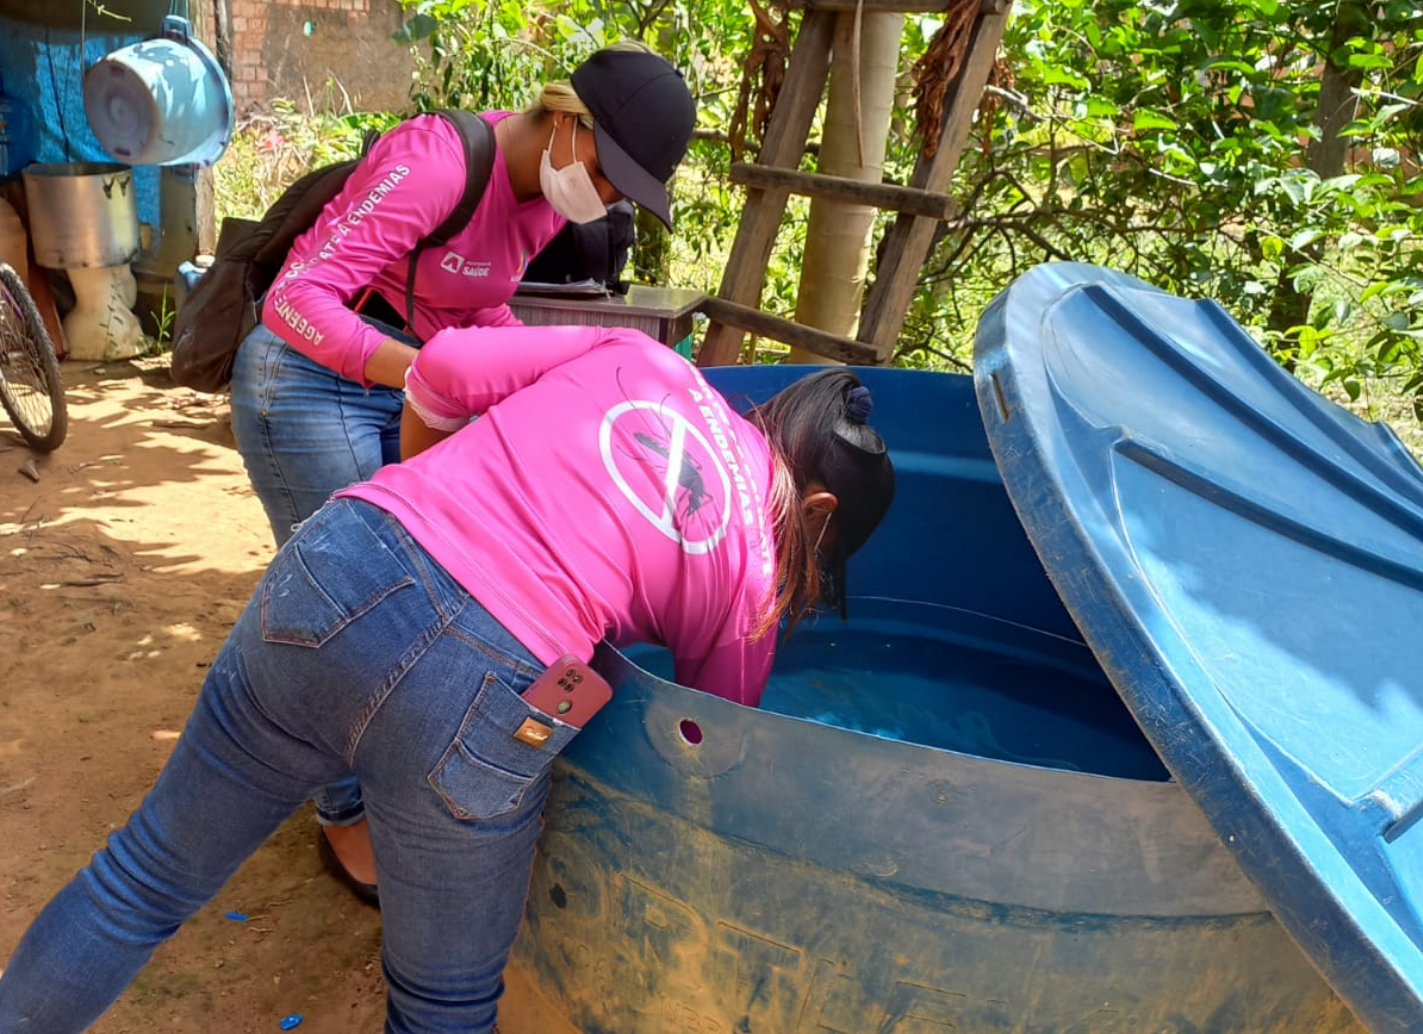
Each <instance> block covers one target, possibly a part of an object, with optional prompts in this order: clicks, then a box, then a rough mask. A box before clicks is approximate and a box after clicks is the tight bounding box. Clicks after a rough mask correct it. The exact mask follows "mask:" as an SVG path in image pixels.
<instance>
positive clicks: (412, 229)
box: [262, 112, 565, 385]
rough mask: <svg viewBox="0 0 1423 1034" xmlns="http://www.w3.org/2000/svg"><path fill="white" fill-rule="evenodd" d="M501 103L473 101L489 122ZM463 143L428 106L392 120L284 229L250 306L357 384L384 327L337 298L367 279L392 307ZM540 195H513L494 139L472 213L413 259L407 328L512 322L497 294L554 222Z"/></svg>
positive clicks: (445, 207)
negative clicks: (283, 243)
mask: <svg viewBox="0 0 1423 1034" xmlns="http://www.w3.org/2000/svg"><path fill="white" fill-rule="evenodd" d="M509 114H510V113H509V112H485V113H484V114H483V115H481V116H480V117H481V118H483V119H484V120H485V121H486V122H489V123H490V124H491V125H493V124H497V123H498V122H500V121H501V120H503V119H505V118H507V117H508V116H509ZM465 180H466V173H465V160H464V144H463V142H462V141H461V140H460V135H459V132H458V130H456V129H455V127H454V126H452V125H451V124H450V123H449V122H448V121H446V120H445V119H443V118H441V117H440V116H438V115H422V116H419V117H416V118H412V119H407V120H406V121H404V122H401V123H399V124H398V125H396V126H393V127H392V128H391V129H390V130H388V131H387V132H386V133H385V134H384V135H383V136H381V138H380V139H379V140H377V141H376V142H375V144H374V146H372V148H371V150H370V153H369V154H367V155H366V157H365V158H364V159H363V160H362V161H361V163H360V165H358V166H357V167H356V169H355V170H354V171H353V172H352V173H351V175H350V178H349V179H347V180H346V182H345V184H344V185H343V186H342V188H341V191H340V193H338V194H337V195H336V197H335V198H333V199H332V200H331V203H330V204H328V205H327V206H326V207H325V208H324V209H323V210H322V212H321V215H320V217H319V218H318V219H317V221H316V222H315V224H313V225H312V227H311V229H309V230H307V231H306V232H305V233H304V234H302V235H301V236H300V237H298V238H297V239H296V242H295V243H294V244H293V245H292V249H291V251H290V252H289V253H288V255H287V261H286V265H285V266H283V267H282V270H281V272H280V273H279V274H278V275H277V278H276V280H275V281H273V283H272V286H271V289H270V290H268V292H267V298H266V301H265V302H264V303H263V306H262V322H263V324H264V325H265V326H267V327H268V328H269V329H270V330H271V331H272V332H273V333H275V334H276V335H278V336H279V337H280V338H281V339H282V340H283V341H285V342H286V343H287V344H289V345H291V346H292V347H293V348H295V349H296V350H297V351H299V352H302V353H303V354H305V355H307V356H310V357H311V358H312V359H314V360H316V361H317V362H319V363H321V364H323V365H324V366H328V367H330V368H331V369H333V370H335V371H336V372H337V373H339V374H341V376H343V377H347V378H349V379H351V380H353V381H359V382H361V383H362V384H366V385H369V383H370V382H368V381H367V380H366V378H365V367H366V360H367V358H368V357H369V356H370V354H371V353H372V352H373V351H375V349H376V347H377V346H378V345H379V344H380V343H381V340H382V339H383V337H384V335H382V334H381V332H380V331H378V330H375V329H374V328H372V327H370V326H369V325H367V324H366V323H365V322H364V321H363V320H361V319H360V317H358V316H357V315H356V314H355V313H354V312H352V311H351V309H350V308H348V305H349V303H351V302H352V301H354V300H355V299H356V298H358V297H359V296H360V295H361V294H362V293H363V292H364V291H365V289H366V288H367V287H372V288H374V289H375V291H376V292H377V293H378V294H380V295H381V297H383V298H384V299H385V300H386V301H387V302H389V303H390V305H391V307H392V308H394V309H395V311H396V312H398V313H400V314H401V316H402V318H403V317H404V315H405V281H406V274H407V273H408V271H409V266H410V251H411V249H412V248H414V247H415V244H416V243H417V242H418V241H419V240H420V239H421V238H422V237H425V236H427V235H429V234H430V233H431V232H432V231H434V230H435V228H436V227H438V226H439V225H440V224H441V223H442V222H444V221H445V219H447V218H449V216H450V214H451V213H452V212H454V210H455V208H456V207H457V206H458V205H459V201H460V198H461V196H463V194H464V188H465ZM564 222H565V220H564V218H563V217H562V216H561V215H559V214H558V213H557V212H555V211H554V210H553V209H552V208H551V207H550V206H549V204H548V202H547V201H545V200H544V199H543V198H542V197H536V198H533V199H532V200H530V201H525V202H523V203H522V204H521V203H520V202H519V201H518V200H517V199H516V198H515V197H514V190H513V188H512V187H511V186H510V185H509V172H508V169H507V168H506V167H505V165H504V156H503V153H502V152H500V151H498V149H497V148H496V151H495V156H494V167H493V169H492V170H491V172H490V175H489V185H488V187H487V188H485V191H484V195H483V197H481V199H480V202H479V206H478V207H477V208H476V209H475V211H474V217H473V218H472V219H471V220H470V221H469V224H468V225H467V226H466V227H465V228H464V229H463V230H462V231H460V232H459V233H457V234H455V235H454V236H453V237H451V238H450V240H449V241H448V242H446V243H445V244H443V245H431V246H430V247H427V248H426V249H425V250H424V251H423V252H422V253H421V255H420V258H419V260H418V262H417V263H416V267H415V322H414V328H413V329H414V331H415V336H416V337H418V338H419V339H420V340H422V341H427V340H429V338H430V336H431V335H433V334H435V333H436V332H437V331H439V330H442V329H444V328H446V327H470V326H478V327H487V326H518V325H519V321H518V320H517V319H516V318H515V317H514V315H513V313H511V312H510V311H509V306H508V305H507V304H506V303H507V302H508V300H509V297H510V295H512V294H513V293H514V289H515V288H516V287H517V286H518V284H519V280H520V279H521V278H522V277H523V275H524V270H525V268H526V267H527V266H528V264H529V260H530V259H531V258H532V257H533V256H534V255H536V254H538V252H539V251H540V250H541V249H542V248H543V247H544V245H546V244H547V243H548V242H549V241H550V240H552V239H553V237H554V235H555V234H557V233H558V231H559V230H560V229H562V228H563V225H564Z"/></svg>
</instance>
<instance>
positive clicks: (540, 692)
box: [523, 654, 613, 729]
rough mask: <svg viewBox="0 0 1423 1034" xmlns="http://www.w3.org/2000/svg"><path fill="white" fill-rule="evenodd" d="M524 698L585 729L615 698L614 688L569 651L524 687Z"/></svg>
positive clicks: (532, 705)
mask: <svg viewBox="0 0 1423 1034" xmlns="http://www.w3.org/2000/svg"><path fill="white" fill-rule="evenodd" d="M523 697H524V700H525V702H527V703H528V704H529V705H530V706H531V707H537V708H538V709H539V710H540V711H542V712H543V713H544V714H546V715H551V716H552V717H554V718H557V719H558V720H559V721H560V722H564V723H565V724H568V725H572V726H574V727H575V728H578V729H581V728H583V726H584V725H586V724H587V722H588V719H590V718H592V717H593V716H594V715H595V714H597V713H598V711H599V710H600V709H601V708H602V706H603V705H604V704H606V703H607V702H608V701H609V700H611V699H612V698H613V687H612V686H610V685H608V683H607V682H606V681H604V679H603V677H602V676H601V675H599V674H598V673H597V672H596V671H594V670H593V669H592V668H590V667H588V665H586V664H584V663H583V662H582V661H580V660H579V659H578V658H576V657H574V656H572V655H571V654H565V655H564V656H563V657H562V658H560V659H559V661H558V663H557V664H554V665H551V666H550V667H549V668H547V669H545V671H544V672H543V674H542V675H540V676H539V677H538V678H537V679H535V680H534V681H533V684H532V685H530V686H529V688H528V689H526V690H524V693H523Z"/></svg>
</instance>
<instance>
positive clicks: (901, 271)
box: [856, 0, 1010, 363]
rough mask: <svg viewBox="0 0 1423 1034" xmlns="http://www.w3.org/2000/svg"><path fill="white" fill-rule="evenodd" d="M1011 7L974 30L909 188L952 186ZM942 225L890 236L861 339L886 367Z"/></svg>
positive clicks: (904, 226) (900, 224)
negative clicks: (939, 125)
mask: <svg viewBox="0 0 1423 1034" xmlns="http://www.w3.org/2000/svg"><path fill="white" fill-rule="evenodd" d="M1009 7H1010V4H1009V3H1006V2H999V0H993V2H990V3H985V4H984V8H985V11H986V12H987V13H984V14H981V15H980V16H979V19H978V23H977V24H976V25H975V26H974V30H973V38H972V39H971V40H970V41H969V52H968V58H967V59H966V60H965V61H964V63H963V67H962V68H961V69H960V70H959V74H958V78H957V80H956V81H955V83H954V86H953V94H952V97H951V100H950V102H949V103H948V104H947V105H946V106H945V109H944V121H943V134H942V136H941V137H940V141H939V150H938V151H937V152H936V153H935V155H934V157H933V158H932V159H930V160H929V161H928V162H924V161H922V160H921V161H920V163H919V166H918V167H917V168H916V169H915V170H914V177H913V179H911V180H910V186H912V187H917V188H918V189H920V190H925V191H931V192H934V193H942V192H944V191H946V190H947V189H948V186H949V180H950V179H951V178H952V177H953V174H954V170H955V169H957V168H958V164H959V157H960V156H961V155H962V154H963V148H964V144H965V142H967V140H968V132H969V128H970V127H971V126H972V124H973V113H974V112H975V111H976V110H978V104H979V101H980V99H981V98H982V95H983V85H984V83H986V82H987V81H988V73H989V71H990V70H991V69H992V68H993V62H994V61H995V60H996V59H997V55H998V44H999V43H1001V42H1002V40H1003V30H1004V28H1006V26H1007V24H1008V14H1009ZM937 224H938V220H937V219H933V218H929V217H926V216H922V215H921V216H911V215H901V216H900V217H899V218H898V219H897V220H895V223H894V225H893V226H892V227H890V229H889V232H888V233H887V234H886V236H885V240H884V246H883V247H882V248H881V249H880V255H881V258H880V264H879V268H878V269H877V270H876V272H875V282H874V283H873V284H872V285H871V287H870V293H869V297H868V298H867V299H866V300H865V308H864V312H863V313H862V314H861V316H860V329H859V333H858V334H857V335H856V336H857V337H858V338H859V339H860V340H861V341H865V342H868V343H871V344H873V345H874V346H875V352H876V354H877V355H878V356H879V361H880V362H881V363H883V362H887V361H888V360H889V359H890V357H891V356H892V355H893V354H894V346H895V343H896V342H897V341H898V339H899V332H900V331H901V330H902V329H904V317H905V315H906V314H907V313H908V311H909V303H910V301H911V300H912V299H913V297H914V290H915V288H916V286H917V285H918V281H919V274H920V272H921V270H922V269H923V268H924V263H925V261H926V260H927V259H928V257H929V248H930V246H931V245H932V243H933V238H934V228H935V226H936V225H937Z"/></svg>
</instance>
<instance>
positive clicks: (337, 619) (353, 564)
mask: <svg viewBox="0 0 1423 1034" xmlns="http://www.w3.org/2000/svg"><path fill="white" fill-rule="evenodd" d="M414 584H415V578H414V577H413V576H412V575H411V574H410V572H409V571H408V570H407V569H406V568H405V567H404V566H403V565H402V564H400V562H399V560H398V558H397V557H396V555H395V554H394V553H393V552H392V551H391V550H390V549H389V548H388V547H387V546H386V544H385V543H384V542H382V541H381V540H380V539H379V538H378V537H377V536H376V535H375V533H374V532H372V531H371V529H370V528H369V527H368V526H367V525H366V523H365V521H363V520H361V519H360V517H359V516H358V515H357V514H356V512H355V511H354V509H353V508H352V507H351V506H350V505H348V504H344V502H343V501H341V500H338V501H337V502H335V503H329V504H327V505H326V506H324V507H322V508H321V509H320V510H318V511H317V512H316V514H315V515H314V516H313V517H311V518H310V519H309V520H308V521H306V523H305V524H303V525H302V528H301V531H300V533H299V534H298V535H297V536H296V537H295V538H293V539H292V540H291V542H289V543H287V545H286V546H285V547H284V548H283V549H282V551H281V552H280V553H278V554H277V558H276V559H275V560H274V561H272V566H271V567H269V568H268V569H267V574H266V575H265V576H264V577H263V579H262V586H261V597H262V637H263V638H264V639H266V640H267V641H268V642H271V643H287V644H289V645H292V646H310V647H318V646H322V645H323V644H325V643H326V642H327V641H328V640H330V639H331V637H332V636H334V635H336V633H338V632H340V631H341V630H342V629H343V628H345V627H346V626H347V625H349V624H350V623H351V622H352V621H354V620H356V619H357V618H358V617H360V616H361V615H362V614H365V613H367V612H368V611H369V610H371V608H373V607H375V605H376V604H378V603H380V602H381V601H382V600H385V599H386V598H387V597H389V596H390V595H391V594H393V593H395V592H398V591H399V590H401V589H404V588H407V587H409V586H413V585H414Z"/></svg>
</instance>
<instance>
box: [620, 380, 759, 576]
mask: <svg viewBox="0 0 1423 1034" xmlns="http://www.w3.org/2000/svg"><path fill="white" fill-rule="evenodd" d="M624 417H626V418H627V419H629V420H634V421H636V424H635V425H634V426H636V427H638V428H639V430H637V431H634V432H633V433H632V434H630V435H629V437H630V438H631V439H632V440H633V441H635V442H637V444H638V445H639V446H641V447H642V448H644V449H647V450H648V451H650V452H651V453H652V454H653V455H654V456H655V457H656V460H657V466H658V467H660V468H661V469H660V471H659V473H660V475H661V481H662V493H661V496H660V497H659V498H656V499H655V501H654V500H653V499H644V498H643V495H642V491H645V488H643V489H642V491H640V490H639V489H638V488H635V487H634V486H633V485H632V484H630V483H629V481H628V479H627V477H625V476H624V475H623V472H622V471H621V470H620V469H619V466H618V459H617V456H616V455H615V452H617V453H622V454H624V455H629V456H631V455H633V453H632V452H629V451H628V450H626V449H625V448H624V447H623V446H622V445H616V446H615V445H614V433H613V428H614V425H616V424H617V423H618V422H619V420H620V419H621V418H624ZM649 420H653V421H656V422H655V423H653V424H649V423H648V421H649ZM647 427H655V428H657V429H659V430H660V431H662V432H663V433H665V434H666V439H665V440H662V439H659V438H657V437H653V436H652V435H650V434H648V433H647V432H646V430H644V429H643V428H647ZM598 444H599V450H600V452H601V453H602V457H603V463H604V465H605V466H606V468H607V471H608V474H609V475H610V476H611V477H612V479H613V483H614V484H616V485H617V486H618V490H619V491H621V492H622V493H623V495H624V497H625V498H626V499H627V500H628V502H630V503H631V504H632V505H633V506H634V507H635V508H636V509H637V511H638V512H639V513H641V514H642V515H643V516H644V517H646V518H647V520H648V521H650V522H651V523H652V525H653V526H654V527H655V528H657V530H658V531H660V532H662V534H664V535H666V536H667V537H668V538H669V539H671V540H672V541H673V542H676V543H677V544H678V545H680V546H681V547H682V549H683V551H685V552H687V553H691V554H703V553H710V552H711V551H712V550H713V549H715V548H716V546H717V544H718V543H719V542H721V540H722V539H723V538H724V537H725V536H726V529H727V525H728V524H729V523H730V520H731V477H730V475H729V474H728V473H727V471H726V468H725V467H723V466H722V465H721V464H720V463H719V462H718V461H717V453H716V450H715V449H714V448H713V447H712V444H711V443H710V442H709V441H707V438H706V435H705V434H703V433H702V431H701V430H699V429H698V428H697V427H695V426H693V424H692V423H691V422H690V421H689V420H688V418H687V417H685V416H683V415H681V414H679V413H675V412H668V411H667V409H666V406H665V404H664V403H660V402H650V401H627V402H623V403H620V404H619V405H617V406H614V407H613V408H612V409H611V410H609V411H608V413H607V414H606V415H605V416H604V417H603V424H602V427H601V428H600V429H599V443H598ZM693 448H695V450H696V451H697V452H699V453H700V454H701V456H702V457H703V460H698V459H696V458H695V456H694V455H693V452H692V449H693ZM654 469H656V468H654ZM709 481H710V484H708V482H709ZM718 499H719V500H720V501H721V505H720V506H719V507H718V506H716V505H715V502H716V500H718ZM709 507H714V512H713V513H711V514H705V513H704V512H703V511H705V510H707V509H708V508H709ZM696 514H701V516H699V517H698V527H697V528H696V531H695V532H694V533H693V534H691V535H687V534H684V531H683V528H682V524H683V522H684V521H686V520H688V519H690V518H691V517H692V516H693V515H696ZM705 518H710V519H709V520H706V519H705Z"/></svg>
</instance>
